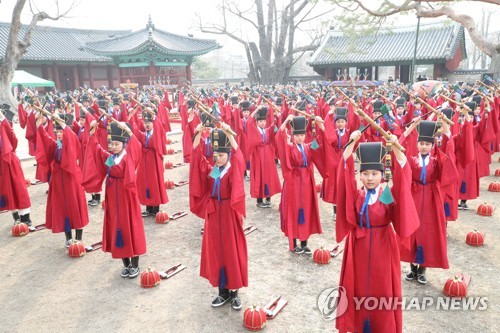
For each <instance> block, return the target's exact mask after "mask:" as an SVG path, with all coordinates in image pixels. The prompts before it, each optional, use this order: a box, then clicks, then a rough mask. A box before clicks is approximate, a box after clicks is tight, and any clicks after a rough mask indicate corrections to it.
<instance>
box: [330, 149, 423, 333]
mask: <svg viewBox="0 0 500 333" xmlns="http://www.w3.org/2000/svg"><path fill="white" fill-rule="evenodd" d="M394 164H395V166H394V181H393V184H394V186H393V187H392V188H391V192H392V195H393V197H394V202H393V203H391V204H388V205H386V204H383V203H382V202H380V200H379V199H380V196H381V194H382V192H383V189H382V186H384V185H381V186H380V187H379V191H378V193H376V195H377V197H378V199H377V200H376V201H375V202H374V203H373V204H369V205H368V216H369V221H370V226H371V227H370V228H368V227H367V221H366V218H363V227H360V218H359V216H360V210H361V207H362V206H363V203H364V201H365V197H366V191H365V190H364V189H359V190H358V189H356V180H355V176H354V159H353V157H352V156H350V157H349V158H348V159H347V161H345V160H344V159H343V158H342V159H341V160H340V164H339V165H340V167H339V168H338V172H337V185H338V195H337V199H338V200H337V221H336V227H335V229H336V238H337V242H341V241H342V240H343V239H344V237H346V236H347V238H346V240H345V246H344V257H343V259H342V269H341V271H340V282H339V286H340V287H342V288H344V291H345V294H346V296H347V303H348V304H346V305H347V309H346V312H345V313H344V314H341V315H339V316H338V317H337V319H336V328H337V329H338V330H339V332H341V333H345V332H362V331H363V325H364V322H365V321H366V320H369V321H370V327H371V332H374V333H375V332H391V333H393V332H396V333H397V332H402V331H403V319H402V311H401V306H394V307H391V308H390V309H375V310H371V311H368V310H367V309H364V308H362V309H361V310H359V311H358V310H356V309H355V302H354V297H357V298H358V299H360V298H362V297H377V298H384V299H389V301H392V302H393V303H392V304H395V303H394V302H395V301H396V299H397V300H399V301H400V302H401V301H402V293H401V264H400V259H399V245H400V242H401V244H402V245H403V246H407V245H408V237H409V236H410V235H411V234H412V233H413V232H415V230H416V229H417V228H418V223H419V222H418V215H417V212H416V208H415V204H414V203H413V199H412V197H411V193H410V191H408V190H407V189H408V188H409V187H410V184H411V169H410V167H409V165H408V163H406V164H405V165H404V167H401V166H400V164H399V163H398V162H397V161H396V162H395V163H394ZM385 186H387V185H385ZM374 195H375V194H374ZM391 222H392V226H391ZM396 235H397V236H396ZM391 298H392V299H391ZM337 309H338V310H340V309H341V307H340V306H337Z"/></svg>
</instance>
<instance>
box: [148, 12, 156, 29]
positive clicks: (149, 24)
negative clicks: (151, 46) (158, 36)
mask: <svg viewBox="0 0 500 333" xmlns="http://www.w3.org/2000/svg"><path fill="white" fill-rule="evenodd" d="M146 29H148V30H149V31H152V30H154V29H155V25H154V24H153V20H151V14H149V19H148V24H147V25H146Z"/></svg>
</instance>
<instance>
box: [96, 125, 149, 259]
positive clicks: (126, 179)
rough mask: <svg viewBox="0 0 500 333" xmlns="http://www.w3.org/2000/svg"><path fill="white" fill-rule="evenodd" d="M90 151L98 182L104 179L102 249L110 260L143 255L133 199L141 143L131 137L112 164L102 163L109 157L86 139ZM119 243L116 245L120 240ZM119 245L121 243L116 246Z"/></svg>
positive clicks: (139, 220)
mask: <svg viewBox="0 0 500 333" xmlns="http://www.w3.org/2000/svg"><path fill="white" fill-rule="evenodd" d="M89 149H90V150H91V151H92V152H94V154H95V156H94V158H95V162H96V163H95V165H96V170H97V177H98V178H99V180H100V182H101V183H102V179H103V178H104V177H106V175H107V177H106V178H107V179H106V194H105V207H106V208H105V210H104V224H103V231H102V250H103V252H111V256H112V257H113V258H131V257H135V256H140V255H142V254H145V253H146V235H145V233H144V221H143V220H142V216H141V206H140V203H139V198H138V196H137V186H136V173H135V170H136V167H137V165H138V164H139V158H140V156H141V155H140V154H141V144H140V143H139V141H138V140H137V138H136V137H135V136H132V137H131V138H130V140H129V142H128V144H127V147H126V148H125V151H124V152H123V153H122V155H120V157H118V158H116V160H115V162H114V163H115V165H113V166H111V167H108V166H107V165H106V164H105V163H106V161H107V160H108V158H109V157H111V158H113V157H112V156H113V155H112V154H110V153H108V151H107V150H104V149H103V148H102V147H101V146H100V145H99V143H98V142H97V140H96V137H95V135H92V136H91V137H90V141H89V145H88V147H87V150H89ZM119 235H121V239H122V240H123V242H120V241H119V240H120V237H119ZM120 243H121V244H120Z"/></svg>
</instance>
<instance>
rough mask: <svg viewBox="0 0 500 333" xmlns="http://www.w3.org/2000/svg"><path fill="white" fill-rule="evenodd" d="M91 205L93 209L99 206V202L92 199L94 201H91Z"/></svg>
mask: <svg viewBox="0 0 500 333" xmlns="http://www.w3.org/2000/svg"><path fill="white" fill-rule="evenodd" d="M89 205H90V206H91V207H95V206H99V201H97V200H95V199H92V200H90V203H89Z"/></svg>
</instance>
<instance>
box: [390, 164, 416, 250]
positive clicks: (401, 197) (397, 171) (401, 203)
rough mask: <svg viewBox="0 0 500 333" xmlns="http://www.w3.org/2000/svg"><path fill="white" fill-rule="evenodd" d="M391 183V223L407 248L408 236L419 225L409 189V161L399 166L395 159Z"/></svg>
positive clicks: (408, 246)
mask: <svg viewBox="0 0 500 333" xmlns="http://www.w3.org/2000/svg"><path fill="white" fill-rule="evenodd" d="M392 183H393V186H392V188H391V192H392V194H393V197H394V210H393V217H392V224H393V226H394V230H395V231H396V233H397V234H398V236H399V237H400V240H401V245H402V246H404V247H405V248H407V249H409V248H410V242H409V237H410V236H411V235H412V234H413V233H414V232H415V231H416V230H417V229H418V227H419V226H420V220H419V217H418V212H417V208H415V203H414V201H413V197H412V194H411V191H410V190H409V189H411V167H410V163H409V161H406V163H405V166H404V167H403V168H401V165H400V164H399V162H398V161H397V160H395V163H394V174H393V182H392Z"/></svg>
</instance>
